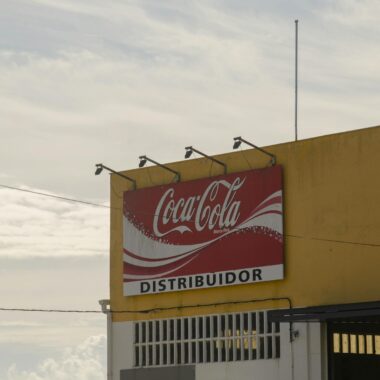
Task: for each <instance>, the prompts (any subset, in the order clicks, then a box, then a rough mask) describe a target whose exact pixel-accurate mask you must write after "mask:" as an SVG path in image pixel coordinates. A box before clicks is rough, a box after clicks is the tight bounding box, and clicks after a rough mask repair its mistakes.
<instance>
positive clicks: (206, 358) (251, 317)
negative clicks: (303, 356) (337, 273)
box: [134, 311, 280, 367]
mask: <svg viewBox="0 0 380 380" xmlns="http://www.w3.org/2000/svg"><path fill="white" fill-rule="evenodd" d="M279 357H280V325H279V323H278V322H275V323H268V319H267V312H266V311H254V312H243V313H230V314H218V315H205V316H193V317H182V318H170V319H156V320H148V321H138V322H135V323H134V365H135V367H152V366H170V365H183V364H197V363H214V362H232V361H242V360H256V359H275V358H279Z"/></svg>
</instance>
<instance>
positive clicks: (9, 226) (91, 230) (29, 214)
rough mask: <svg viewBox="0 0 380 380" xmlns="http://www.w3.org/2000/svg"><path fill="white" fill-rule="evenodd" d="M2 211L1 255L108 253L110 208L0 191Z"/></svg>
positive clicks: (12, 191)
mask: <svg viewBox="0 0 380 380" xmlns="http://www.w3.org/2000/svg"><path fill="white" fill-rule="evenodd" d="M34 190H35V189H34ZM0 210H1V213H0V256H3V257H4V256H5V257H9V258H22V257H37V256H41V257H50V258H54V257H62V256H72V257H75V256H89V255H90V256H91V255H106V254H107V253H108V237H109V209H106V208H100V207H99V208H98V207H92V206H87V205H82V204H78V203H71V202H65V201H61V200H58V199H54V198H48V197H43V196H39V195H34V194H30V193H25V192H19V191H16V190H11V189H6V188H0Z"/></svg>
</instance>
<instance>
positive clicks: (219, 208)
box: [123, 166, 283, 296]
mask: <svg viewBox="0 0 380 380" xmlns="http://www.w3.org/2000/svg"><path fill="white" fill-rule="evenodd" d="M282 217H283V215H282V169H281V167H280V166H274V167H271V168H265V169H258V170H251V171H246V172H240V173H234V174H229V175H225V176H220V177H213V178H206V179H200V180H195V181H189V182H182V183H177V184H171V185H165V186H157V187H152V188H146V189H142V190H136V191H127V192H125V193H124V239H123V249H124V256H123V257H124V295H127V296H129V295H138V294H151V293H162V292H168V291H180V290H190V289H199V288H206V287H215V286H225V285H237V284H245V283H252V282H263V281H271V280H278V279H282V278H283V220H282Z"/></svg>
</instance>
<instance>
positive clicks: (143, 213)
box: [0, 184, 380, 247]
mask: <svg viewBox="0 0 380 380" xmlns="http://www.w3.org/2000/svg"><path fill="white" fill-rule="evenodd" d="M0 187H3V188H6V189H11V190H16V191H23V192H26V193H31V194H36V195H41V196H45V197H50V198H55V199H60V200H63V201H67V202H75V203H81V204H85V205H88V206H95V207H103V208H108V209H113V210H119V211H122V209H121V208H118V207H111V206H106V205H102V204H98V203H92V202H88V201H82V200H79V199H74V198H66V197H61V196H59V195H52V194H47V193H42V192H39V191H33V190H28V189H21V188H19V187H14V186H8V185H2V184H0ZM136 214H138V215H146V216H158V215H156V214H154V213H147V212H141V211H140V212H136ZM190 221H194V220H190ZM284 237H290V238H295V239H306V240H316V241H325V242H331V243H340V244H353V245H359V246H366V247H380V244H376V243H363V242H355V241H348V240H335V239H325V238H318V237H312V236H302V235H290V234H284Z"/></svg>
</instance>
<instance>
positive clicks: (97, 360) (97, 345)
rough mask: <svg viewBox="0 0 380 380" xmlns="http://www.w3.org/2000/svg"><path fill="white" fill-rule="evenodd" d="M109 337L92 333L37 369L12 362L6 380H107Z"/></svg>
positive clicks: (48, 359) (45, 361) (42, 363)
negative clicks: (107, 345) (19, 367)
mask: <svg viewBox="0 0 380 380" xmlns="http://www.w3.org/2000/svg"><path fill="white" fill-rule="evenodd" d="M105 358H106V337H105V336H104V335H98V336H91V337H89V338H87V339H86V340H85V341H84V342H83V343H81V344H79V345H78V346H76V347H74V348H68V349H66V350H65V351H64V352H63V354H62V356H61V357H60V358H47V359H45V360H43V361H42V362H41V363H40V364H38V366H37V367H36V368H35V369H34V370H29V371H28V370H19V369H18V368H17V366H16V365H15V364H14V365H12V366H11V367H10V368H9V369H8V372H7V378H6V380H52V379H54V380H104V379H105V378H106V365H105Z"/></svg>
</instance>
